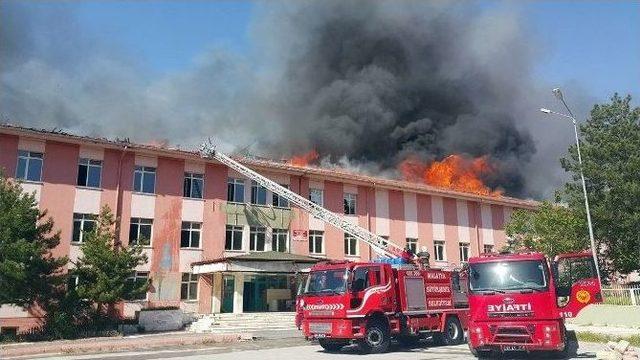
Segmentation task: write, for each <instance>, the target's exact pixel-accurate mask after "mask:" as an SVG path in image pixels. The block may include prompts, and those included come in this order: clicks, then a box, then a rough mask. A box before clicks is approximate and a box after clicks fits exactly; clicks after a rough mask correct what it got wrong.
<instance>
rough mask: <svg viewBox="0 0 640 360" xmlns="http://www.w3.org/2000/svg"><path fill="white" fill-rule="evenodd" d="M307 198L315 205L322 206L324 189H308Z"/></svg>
mask: <svg viewBox="0 0 640 360" xmlns="http://www.w3.org/2000/svg"><path fill="white" fill-rule="evenodd" d="M309 200H311V202H312V203H314V204H316V205H320V206H324V205H323V204H324V191H323V190H322V189H310V190H309Z"/></svg>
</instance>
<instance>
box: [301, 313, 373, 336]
mask: <svg viewBox="0 0 640 360" xmlns="http://www.w3.org/2000/svg"><path fill="white" fill-rule="evenodd" d="M364 331H365V326H364V323H363V321H361V320H360V319H321V318H319V319H314V318H311V319H308V318H305V319H304V320H302V332H303V333H304V336H305V337H306V338H307V339H318V338H333V339H358V338H362V337H364Z"/></svg>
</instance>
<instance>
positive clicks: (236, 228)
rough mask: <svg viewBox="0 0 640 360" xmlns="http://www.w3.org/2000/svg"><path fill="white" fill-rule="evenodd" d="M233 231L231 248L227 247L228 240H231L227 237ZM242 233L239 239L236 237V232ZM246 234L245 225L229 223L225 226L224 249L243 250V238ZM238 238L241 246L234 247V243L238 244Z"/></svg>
mask: <svg viewBox="0 0 640 360" xmlns="http://www.w3.org/2000/svg"><path fill="white" fill-rule="evenodd" d="M230 232H231V241H230V244H231V248H230V249H227V240H229V239H228V238H227V235H228V234H229V233H230ZM237 233H240V237H239V239H238V238H236V234H237ZM243 235H244V226H242V225H229V224H227V225H226V226H225V239H224V251H243V244H242V238H243ZM236 240H238V241H239V243H240V248H239V249H234V248H233V245H234V244H236Z"/></svg>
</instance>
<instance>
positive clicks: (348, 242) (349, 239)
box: [344, 233, 360, 257]
mask: <svg viewBox="0 0 640 360" xmlns="http://www.w3.org/2000/svg"><path fill="white" fill-rule="evenodd" d="M352 244H353V248H354V250H355V251H354V253H353V254H352V253H351V246H352ZM358 245H359V244H358V239H356V238H355V237H354V236H353V235H351V234H347V233H345V234H344V256H348V257H358V256H360V246H358Z"/></svg>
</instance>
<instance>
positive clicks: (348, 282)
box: [298, 261, 468, 353]
mask: <svg viewBox="0 0 640 360" xmlns="http://www.w3.org/2000/svg"><path fill="white" fill-rule="evenodd" d="M455 276H457V273H456V272H454V271H445V270H440V269H429V268H424V267H422V266H418V265H413V264H399V262H395V264H389V263H384V262H367V263H356V262H347V261H340V262H326V263H321V264H318V265H315V266H314V267H313V268H312V269H311V271H310V273H309V278H308V280H307V285H306V287H305V290H304V292H303V293H302V294H301V296H300V297H299V299H298V302H299V306H300V308H301V309H302V311H303V314H302V324H301V328H302V331H303V332H304V335H305V337H306V338H307V339H318V341H319V343H320V345H321V346H322V347H323V348H324V349H325V350H327V351H339V350H340V349H341V348H342V347H344V346H345V345H348V344H350V343H353V342H355V343H356V344H358V346H359V347H360V349H361V351H363V352H367V353H380V352H384V351H386V350H387V349H388V347H389V344H390V341H391V339H392V338H395V339H397V340H398V342H400V343H401V344H412V343H415V342H416V341H417V340H418V339H419V338H420V337H424V336H427V335H432V336H433V337H434V338H435V340H436V341H438V342H440V343H442V344H446V345H454V344H461V343H463V342H464V331H465V329H466V328H467V316H468V309H467V308H466V306H467V304H466V301H465V302H461V303H458V304H457V303H456V301H455V297H454V293H455V290H456V289H454V286H455V285H454V284H455V283H456V282H455V281H454V280H455V278H454V277H455Z"/></svg>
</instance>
